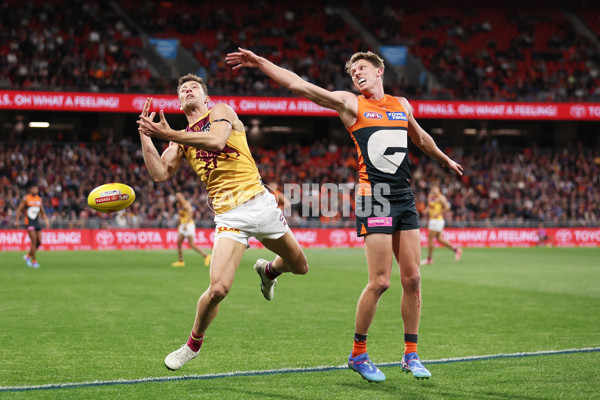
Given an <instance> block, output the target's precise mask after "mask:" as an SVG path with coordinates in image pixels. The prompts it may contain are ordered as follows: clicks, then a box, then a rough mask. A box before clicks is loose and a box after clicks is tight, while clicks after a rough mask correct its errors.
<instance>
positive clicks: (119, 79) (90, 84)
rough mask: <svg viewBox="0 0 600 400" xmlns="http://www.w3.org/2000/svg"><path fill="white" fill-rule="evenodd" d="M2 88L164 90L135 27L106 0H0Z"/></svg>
mask: <svg viewBox="0 0 600 400" xmlns="http://www.w3.org/2000/svg"><path fill="white" fill-rule="evenodd" d="M0 15H1V17H0V89H8V90H11V89H12V90H17V89H19V90H23V89H25V90H48V91H78V92H80V91H85V92H88V91H89V92H98V91H103V92H129V91H132V92H148V93H155V92H159V93H161V92H163V91H165V90H167V89H166V88H165V87H168V88H169V90H171V84H170V82H166V81H165V80H164V79H163V78H161V77H156V76H153V75H152V74H151V72H150V69H149V66H148V63H147V61H146V60H145V59H144V57H143V56H142V52H141V51H140V50H141V48H142V40H141V39H140V35H139V32H137V31H136V29H135V28H133V27H131V26H128V24H127V23H126V22H125V20H124V19H123V17H122V16H121V15H119V14H118V12H117V11H115V10H114V9H113V8H112V7H111V6H109V5H107V4H106V3H105V2H99V1H95V0H84V1H68V0H53V1H19V0H4V1H2V3H1V4H0Z"/></svg>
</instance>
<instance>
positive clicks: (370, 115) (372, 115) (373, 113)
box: [363, 111, 383, 119]
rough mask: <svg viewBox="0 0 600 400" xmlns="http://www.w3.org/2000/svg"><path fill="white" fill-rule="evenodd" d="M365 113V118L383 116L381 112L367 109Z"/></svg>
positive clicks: (379, 117)
mask: <svg viewBox="0 0 600 400" xmlns="http://www.w3.org/2000/svg"><path fill="white" fill-rule="evenodd" d="M363 115H364V116H365V118H369V119H381V118H383V115H381V114H379V113H378V112H374V111H367V112H365V113H364V114H363Z"/></svg>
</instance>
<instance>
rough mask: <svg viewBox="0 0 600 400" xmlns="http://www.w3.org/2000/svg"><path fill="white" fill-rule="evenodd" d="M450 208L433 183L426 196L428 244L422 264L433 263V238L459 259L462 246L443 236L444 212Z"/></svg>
mask: <svg viewBox="0 0 600 400" xmlns="http://www.w3.org/2000/svg"><path fill="white" fill-rule="evenodd" d="M448 210H450V202H449V201H448V199H447V198H446V196H444V194H443V193H442V192H441V191H440V188H439V186H437V185H434V186H432V187H431V189H430V191H429V196H427V212H428V214H429V224H428V226H427V227H428V230H429V234H428V239H429V241H428V244H427V259H425V260H423V261H421V264H423V265H429V264H433V244H434V240H435V239H437V240H438V241H439V242H440V243H441V244H443V245H444V246H446V247H448V248H449V249H451V250H452V251H453V252H454V260H455V261H458V260H460V256H461V254H462V248H460V247H458V246H452V243H450V242H449V241H448V240H447V239H445V238H444V234H443V233H442V231H443V230H444V225H445V221H444V213H445V212H446V211H448Z"/></svg>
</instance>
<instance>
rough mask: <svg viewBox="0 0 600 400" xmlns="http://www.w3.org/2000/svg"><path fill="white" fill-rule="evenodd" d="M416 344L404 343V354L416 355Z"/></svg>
mask: <svg viewBox="0 0 600 400" xmlns="http://www.w3.org/2000/svg"><path fill="white" fill-rule="evenodd" d="M416 352H417V344H416V343H415V342H404V354H408V353H416Z"/></svg>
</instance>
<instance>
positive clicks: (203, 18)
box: [0, 0, 600, 101]
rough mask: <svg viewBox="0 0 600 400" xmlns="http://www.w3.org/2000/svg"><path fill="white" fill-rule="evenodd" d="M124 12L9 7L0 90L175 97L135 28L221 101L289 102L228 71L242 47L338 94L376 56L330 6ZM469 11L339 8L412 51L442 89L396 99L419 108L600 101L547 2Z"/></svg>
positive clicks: (380, 5) (583, 12)
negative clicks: (361, 59) (196, 66)
mask: <svg viewBox="0 0 600 400" xmlns="http://www.w3.org/2000/svg"><path fill="white" fill-rule="evenodd" d="M120 4H121V6H122V9H123V10H124V12H125V15H120V14H119V12H117V11H116V10H114V9H113V8H112V7H107V6H104V5H102V6H101V5H100V3H98V2H96V1H92V0H86V1H82V2H68V1H65V0H53V1H49V2H42V1H39V0H37V1H33V2H19V1H17V0H7V1H5V2H3V4H2V7H3V9H4V10H8V9H10V13H11V18H4V19H3V22H2V24H3V25H2V27H3V29H2V32H3V33H2V34H1V35H0V89H32V90H79V91H106V92H144V93H165V92H168V93H171V92H172V91H173V90H174V87H175V82H171V81H169V80H168V78H167V79H165V78H164V77H160V76H155V75H153V74H152V73H151V72H150V71H151V68H149V65H148V61H147V60H145V59H144V58H143V56H142V52H141V51H140V49H141V46H142V40H141V32H139V31H138V30H137V27H140V29H142V30H143V32H144V33H145V34H147V35H148V36H150V37H158V38H177V39H179V40H180V43H181V45H182V46H183V47H185V48H186V49H188V50H189V51H190V52H191V54H193V55H194V56H195V57H196V58H197V60H198V62H199V63H200V64H201V66H202V69H203V71H202V73H205V74H206V76H207V78H208V79H207V80H208V83H209V86H210V87H211V92H212V93H213V94H242V95H280V94H289V93H287V92H285V91H283V90H282V89H281V88H279V87H278V85H277V84H275V83H274V82H272V81H270V80H269V79H266V78H265V77H264V76H263V75H262V74H260V73H258V72H257V71H255V70H239V71H232V70H231V69H230V68H229V67H227V66H226V65H225V62H224V55H225V53H227V52H228V51H231V50H235V49H236V48H237V47H238V46H245V47H248V48H251V49H253V50H255V51H257V52H259V53H261V54H264V55H266V56H268V57H269V58H270V59H272V60H273V61H274V62H276V63H279V64H281V65H283V66H285V67H287V68H289V69H291V70H293V71H296V72H298V73H299V74H300V75H301V76H303V77H304V78H305V79H307V80H310V81H312V82H314V83H316V84H319V85H320V86H323V87H326V88H328V89H331V90H334V89H335V90H348V89H351V88H350V80H349V79H348V77H347V76H346V74H345V73H344V71H343V65H344V63H345V61H346V60H347V59H348V57H349V56H350V55H351V54H352V53H353V52H355V51H359V50H366V49H369V46H368V45H367V44H366V43H365V42H364V40H362V38H361V37H360V35H359V34H358V33H357V31H356V30H355V29H354V28H355V27H351V26H349V25H348V23H347V22H346V21H345V20H344V19H343V18H342V17H340V16H339V15H338V14H336V13H333V12H331V10H332V9H331V8H329V6H328V5H327V3H326V2H324V1H315V0H313V1H308V2H302V3H298V4H295V5H294V6H293V7H289V6H287V5H284V3H281V4H280V3H277V2H274V1H263V2H256V3H247V2H229V3H223V4H222V3H215V2H209V3H206V2H205V3H202V4H197V3H195V2H191V1H183V2H179V3H173V2H170V1H157V0H149V1H146V2H144V3H143V5H141V6H140V4H139V2H134V1H132V0H126V1H122V2H120ZM469 4H470V3H469V2H468V1H467V0H458V1H456V2H452V3H448V2H444V1H442V0H432V1H430V2H427V3H418V2H417V3H412V4H407V3H406V2H400V1H387V2H382V1H374V2H370V3H369V4H365V3H362V2H347V3H345V4H342V5H338V7H340V6H341V7H344V6H345V7H346V8H347V9H348V10H349V11H351V12H352V13H353V14H354V15H355V17H356V19H357V20H358V21H359V22H360V23H361V24H362V27H364V28H365V29H367V30H368V31H370V32H372V33H373V34H374V35H375V37H376V39H377V40H379V42H380V43H381V44H393V45H406V46H408V47H409V51H410V53H411V54H412V55H414V56H415V57H417V58H418V59H419V60H420V61H421V62H422V64H423V65H424V66H425V68H427V70H428V71H429V72H431V73H432V74H433V76H435V78H436V79H437V81H438V82H439V83H440V84H441V86H440V87H436V88H434V89H431V90H430V89H429V88H428V87H426V86H424V85H423V86H420V87H414V86H413V85H410V84H408V83H406V82H402V83H400V84H397V86H395V87H389V88H387V90H388V91H393V92H395V93H405V94H407V95H409V96H410V97H411V98H439V99H468V100H524V101H574V100H576V101H581V100H583V101H598V99H600V90H599V89H598V88H599V87H600V80H599V76H600V71H599V70H598V65H599V64H600V52H599V51H598V48H597V47H596V46H595V45H594V43H593V42H592V40H591V39H590V38H588V37H586V36H585V35H583V34H581V33H578V31H577V30H576V29H575V26H574V24H573V22H572V21H571V20H570V19H568V18H567V16H566V10H563V9H560V8H558V6H556V5H555V4H554V2H553V1H551V0H542V2H541V3H540V2H537V3H536V4H535V5H533V3H529V4H531V5H527V4H522V2H519V1H516V0H509V1H505V2H502V3H501V4H494V5H484V4H480V5H478V6H477V7H476V8H473V7H470V6H469ZM579 4H584V3H579ZM576 11H577V12H576V15H578V16H579V18H580V20H581V21H582V23H585V24H587V26H588V27H589V28H590V30H591V32H593V33H595V34H596V40H597V39H598V35H600V23H598V21H599V19H598V17H599V16H600V11H599V10H598V9H597V7H592V5H590V4H586V7H585V8H584V7H583V6H579V7H578V8H576ZM4 14H5V15H8V14H6V13H4ZM75 16H76V17H75ZM126 21H135V23H136V24H137V25H136V26H129V25H128V23H127V22H126Z"/></svg>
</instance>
